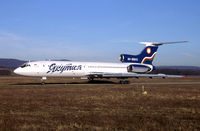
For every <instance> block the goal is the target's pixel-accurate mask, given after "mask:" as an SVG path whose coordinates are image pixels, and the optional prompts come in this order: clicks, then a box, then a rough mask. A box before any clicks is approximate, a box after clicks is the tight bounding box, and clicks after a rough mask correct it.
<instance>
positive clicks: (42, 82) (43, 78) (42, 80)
mask: <svg viewBox="0 0 200 131" xmlns="http://www.w3.org/2000/svg"><path fill="white" fill-rule="evenodd" d="M45 80H47V77H42V78H41V84H42V85H44V84H45Z"/></svg>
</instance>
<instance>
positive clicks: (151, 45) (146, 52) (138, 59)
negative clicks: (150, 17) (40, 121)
mask: <svg viewBox="0 0 200 131" xmlns="http://www.w3.org/2000/svg"><path fill="white" fill-rule="evenodd" d="M185 42H188V41H177V42H140V43H141V44H145V45H146V47H145V48H144V49H143V50H142V52H141V53H140V54H139V55H129V54H121V55H120V61H121V62H123V63H142V64H150V65H152V61H153V59H154V57H155V55H156V52H157V49H158V46H160V45H163V44H173V43H185Z"/></svg>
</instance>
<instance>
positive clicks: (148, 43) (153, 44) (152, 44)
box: [140, 41, 188, 46]
mask: <svg viewBox="0 0 200 131" xmlns="http://www.w3.org/2000/svg"><path fill="white" fill-rule="evenodd" d="M186 42H188V41H175V42H140V44H144V45H146V46H160V45H164V44H175V43H186Z"/></svg>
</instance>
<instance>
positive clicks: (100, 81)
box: [11, 80, 119, 85]
mask: <svg viewBox="0 0 200 131" xmlns="http://www.w3.org/2000/svg"><path fill="white" fill-rule="evenodd" d="M65 84H72V85H73V84H74V85H82V84H88V85H90V84H91V85H92V84H119V83H118V82H113V81H106V80H91V81H86V82H67V83H64V82H63V83H48V82H47V83H45V84H44V85H65ZM11 85H42V84H41V83H16V84H11Z"/></svg>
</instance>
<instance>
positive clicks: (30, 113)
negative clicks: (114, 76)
mask: <svg viewBox="0 0 200 131" xmlns="http://www.w3.org/2000/svg"><path fill="white" fill-rule="evenodd" d="M114 81H116V80H114ZM131 81H136V82H143V81H150V82H153V81H200V78H193V79H166V80H160V79H153V80H151V79H139V80H137V79H131ZM38 82H40V79H37V78H24V77H0V130H109V131H110V130H200V125H199V123H200V85H145V90H146V91H147V94H146V95H143V94H142V88H141V86H142V85H119V84H106V85H103V84H90V85H82V84H74V85H68V84H47V85H43V86H42V85H39V84H34V83H38ZM47 82H48V83H69V82H77V80H73V79H50V80H48V81H47ZM78 82H83V83H84V82H86V80H78Z"/></svg>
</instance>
